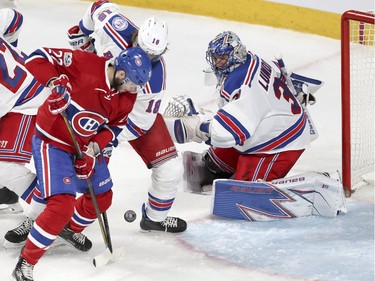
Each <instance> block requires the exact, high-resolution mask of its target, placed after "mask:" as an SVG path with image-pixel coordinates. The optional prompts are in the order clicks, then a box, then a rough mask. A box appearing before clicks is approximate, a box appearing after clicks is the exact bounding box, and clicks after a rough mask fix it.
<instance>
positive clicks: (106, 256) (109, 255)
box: [61, 111, 124, 267]
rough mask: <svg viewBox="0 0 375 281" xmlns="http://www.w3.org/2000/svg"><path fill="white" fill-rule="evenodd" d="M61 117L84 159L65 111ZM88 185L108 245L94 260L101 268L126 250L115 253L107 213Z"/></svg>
mask: <svg viewBox="0 0 375 281" xmlns="http://www.w3.org/2000/svg"><path fill="white" fill-rule="evenodd" d="M61 115H62V117H63V119H64V122H65V125H66V127H67V129H68V131H69V135H70V137H71V138H72V141H73V144H74V148H75V150H76V152H77V153H76V154H77V158H78V159H82V151H81V148H80V147H79V144H78V141H77V138H76V136H75V135H74V131H73V127H72V124H70V121H69V119H68V116H67V114H66V112H65V111H63V112H61ZM86 181H87V185H88V189H89V192H90V195H91V198H92V203H93V205H94V209H95V213H96V216H97V218H98V222H99V226H100V231H101V233H102V237H103V240H104V244H105V245H106V249H105V251H104V252H103V253H101V254H99V255H97V256H96V257H94V259H93V264H94V266H95V267H99V266H102V265H105V264H107V263H108V262H109V261H116V260H118V259H119V258H120V256H121V254H122V252H123V251H124V249H123V248H122V247H121V248H119V249H116V251H115V252H114V251H113V247H112V242H111V237H110V235H109V224H108V218H107V213H106V212H103V218H104V219H103V218H102V216H101V214H100V210H99V206H98V201H97V200H96V196H95V192H94V189H93V186H92V182H91V179H90V178H88V179H87V180H86Z"/></svg>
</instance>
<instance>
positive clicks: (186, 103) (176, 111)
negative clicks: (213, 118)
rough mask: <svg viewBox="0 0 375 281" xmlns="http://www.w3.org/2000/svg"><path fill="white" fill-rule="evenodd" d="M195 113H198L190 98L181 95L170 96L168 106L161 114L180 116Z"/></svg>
mask: <svg viewBox="0 0 375 281" xmlns="http://www.w3.org/2000/svg"><path fill="white" fill-rule="evenodd" d="M196 114H198V111H197V109H196V108H195V106H194V103H193V101H192V100H191V98H189V97H188V96H185V95H183V96H177V97H172V99H171V100H170V101H169V102H168V106H167V108H166V109H165V111H164V113H163V116H164V117H174V118H181V117H184V116H186V115H188V116H192V115H196Z"/></svg>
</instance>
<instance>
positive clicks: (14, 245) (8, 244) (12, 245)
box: [3, 240, 26, 249]
mask: <svg viewBox="0 0 375 281" xmlns="http://www.w3.org/2000/svg"><path fill="white" fill-rule="evenodd" d="M25 243H26V241H23V242H20V243H12V242H9V241H8V240H5V242H4V244H3V246H4V248H5V249H19V248H22V247H23V245H25Z"/></svg>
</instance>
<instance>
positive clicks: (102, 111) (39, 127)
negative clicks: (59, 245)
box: [13, 48, 151, 281]
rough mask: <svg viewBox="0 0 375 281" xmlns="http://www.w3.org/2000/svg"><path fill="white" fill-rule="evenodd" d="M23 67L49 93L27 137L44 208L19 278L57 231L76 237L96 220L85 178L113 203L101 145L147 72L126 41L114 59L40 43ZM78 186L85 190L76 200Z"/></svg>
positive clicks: (26, 277)
mask: <svg viewBox="0 0 375 281" xmlns="http://www.w3.org/2000/svg"><path fill="white" fill-rule="evenodd" d="M26 66H27V69H28V70H29V71H30V73H32V74H33V75H34V76H35V77H36V79H37V80H38V81H39V82H41V83H42V84H43V85H46V86H48V87H49V88H50V89H51V94H50V95H49V97H48V99H47V100H46V101H45V102H44V103H43V104H42V105H41V106H40V107H39V110H38V114H37V118H36V130H35V134H34V136H33V142H32V152H33V159H34V164H35V169H36V172H37V177H38V183H37V188H38V190H39V191H40V192H41V194H42V197H43V198H45V200H46V208H45V209H44V211H43V212H42V213H41V214H40V215H39V216H38V217H37V218H36V220H35V222H34V224H33V227H32V229H31V231H30V233H29V235H28V238H27V240H26V243H25V246H24V247H23V249H22V251H21V255H20V258H19V261H18V263H17V265H16V268H15V269H14V271H13V276H14V277H15V278H16V280H18V281H30V280H33V277H32V273H33V267H34V265H35V264H36V263H37V262H38V261H39V259H40V258H41V257H42V256H43V254H44V253H45V251H46V250H47V249H48V247H49V246H50V245H51V244H52V243H53V241H54V240H55V239H56V237H57V235H59V234H60V235H62V236H64V237H65V236H77V235H78V236H79V234H80V233H81V232H82V231H83V230H84V229H85V228H86V227H87V226H88V225H90V224H91V223H93V222H94V221H95V219H96V212H95V209H94V206H93V203H92V198H91V196H90V193H89V191H88V186H87V181H86V180H87V179H88V178H91V181H92V186H93V189H94V192H95V194H96V199H97V202H98V206H99V210H100V212H105V211H106V210H107V209H108V208H109V207H110V205H111V201H112V189H111V188H112V180H111V177H110V174H109V171H108V167H107V164H106V161H104V160H103V155H102V151H103V149H104V148H105V147H106V146H107V145H108V143H109V142H111V141H114V140H115V139H116V137H117V136H118V134H119V133H120V132H121V130H122V129H123V127H124V126H125V124H126V120H127V117H128V114H129V113H130V111H131V110H132V108H133V105H134V102H135V100H136V97H137V95H136V93H137V91H138V88H139V87H140V86H143V85H144V84H145V83H147V82H148V81H149V80H150V77H151V61H150V59H149V58H148V56H147V54H146V53H145V52H144V51H143V50H142V49H140V48H129V49H128V50H126V51H123V52H121V53H120V54H119V55H118V56H116V57H115V59H114V60H109V59H107V58H104V57H98V56H97V55H95V54H92V53H87V52H82V51H74V50H69V49H51V48H41V49H38V50H36V51H34V52H33V53H32V54H31V55H30V56H29V58H28V60H27V62H26ZM63 111H64V112H65V113H66V115H67V116H68V118H69V120H70V122H71V125H72V128H73V130H74V133H75V136H76V139H77V142H78V145H79V146H80V149H81V151H82V155H81V156H82V157H75V154H76V152H77V151H76V150H75V146H74V143H73V141H72V138H71V135H70V133H69V130H68V128H67V126H66V124H65V122H64V119H63V117H62V115H61V114H59V113H61V112H63ZM77 192H78V193H82V194H83V195H81V196H80V197H78V198H77V199H76V193H77ZM78 238H79V237H78ZM78 238H77V239H78ZM84 242H85V243H84V244H83V245H82V247H83V248H82V250H88V249H90V248H91V242H90V241H88V240H86V241H84ZM86 242H87V243H86Z"/></svg>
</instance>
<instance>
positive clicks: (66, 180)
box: [63, 177, 72, 184]
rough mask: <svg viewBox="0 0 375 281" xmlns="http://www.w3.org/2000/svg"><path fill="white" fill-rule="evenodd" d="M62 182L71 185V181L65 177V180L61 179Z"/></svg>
mask: <svg viewBox="0 0 375 281" xmlns="http://www.w3.org/2000/svg"><path fill="white" fill-rule="evenodd" d="M63 182H64V183H65V184H71V183H72V179H71V178H68V177H65V178H63Z"/></svg>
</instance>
